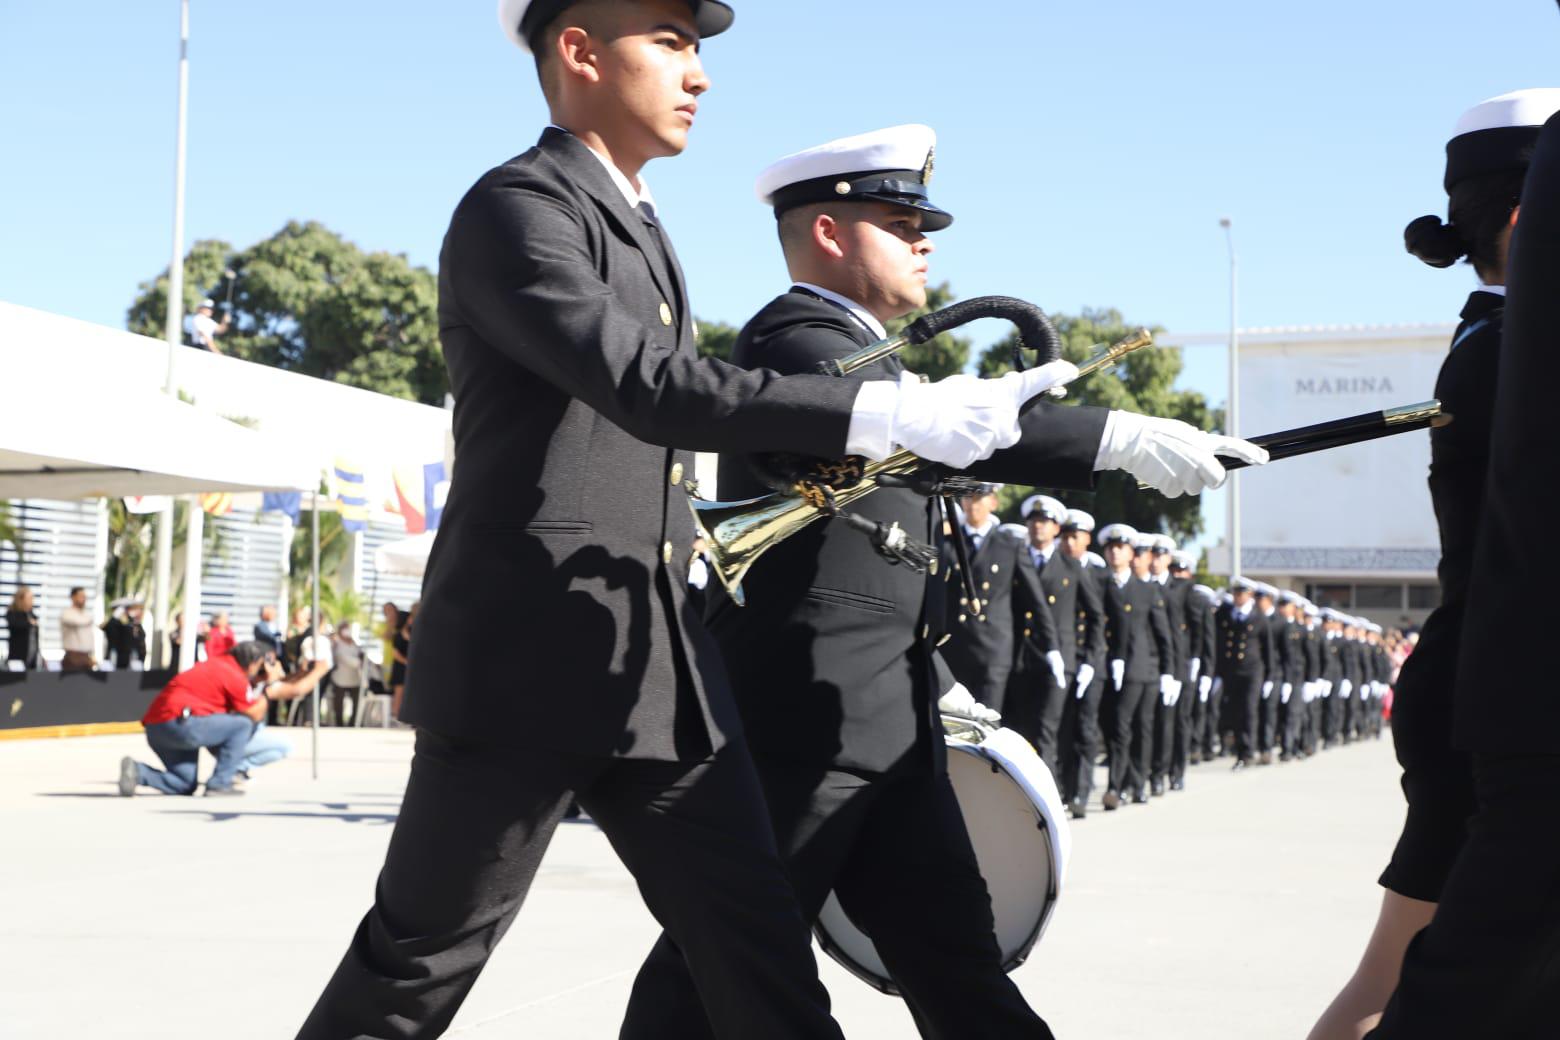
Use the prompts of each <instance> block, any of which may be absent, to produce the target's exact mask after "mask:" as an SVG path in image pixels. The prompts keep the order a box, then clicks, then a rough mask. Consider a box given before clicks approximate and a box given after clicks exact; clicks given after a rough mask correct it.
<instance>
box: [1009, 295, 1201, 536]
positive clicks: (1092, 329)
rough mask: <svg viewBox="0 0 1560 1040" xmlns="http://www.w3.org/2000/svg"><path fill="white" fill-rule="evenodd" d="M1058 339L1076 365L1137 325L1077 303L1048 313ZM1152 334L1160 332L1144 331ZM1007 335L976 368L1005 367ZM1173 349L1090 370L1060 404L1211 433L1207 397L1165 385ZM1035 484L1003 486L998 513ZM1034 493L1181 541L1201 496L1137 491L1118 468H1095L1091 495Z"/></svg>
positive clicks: (1177, 358)
mask: <svg viewBox="0 0 1560 1040" xmlns="http://www.w3.org/2000/svg"><path fill="white" fill-rule="evenodd" d="M1051 320H1052V322H1053V323H1054V324H1055V325H1056V331H1057V333H1058V335H1059V336H1060V337H1061V340H1062V356H1063V357H1065V358H1066V359H1067V360H1069V361H1073V362H1078V361H1082V360H1083V359H1084V358H1086V357H1088V356H1089V354H1091V353H1093V351H1094V349H1095V348H1097V347H1099V346H1103V345H1105V344H1108V343H1114V342H1115V341H1116V340H1118V339H1121V338H1122V337H1124V336H1126V335H1127V334H1128V333H1130V332H1132V331H1133V330H1134V329H1136V328H1138V326H1137V325H1131V324H1128V323H1127V322H1126V321H1124V320H1123V318H1122V316H1121V312H1120V311H1117V310H1114V309H1094V308H1085V309H1084V311H1083V313H1082V314H1080V315H1076V316H1075V315H1067V314H1062V315H1052V318H1051ZM1152 331H1153V332H1154V333H1155V334H1156V335H1157V334H1159V333H1161V332H1163V330H1162V329H1158V328H1155V329H1153V330H1152ZM1014 342H1015V335H1012V334H1010V335H1009V336H1008V337H1006V338H1005V339H1003V340H1001V341H1000V342H998V343H994V344H992V345H991V346H990V347H988V348H986V350H985V351H984V352H983V353H982V355H981V358H980V364H979V368H980V373H981V375H984V376H991V375H998V374H1000V373H1002V372H1006V371H1008V370H1009V369H1010V368H1011V367H1012V363H1011V360H1010V359H1011V356H1012V353H1013V345H1014ZM1181 365H1182V361H1181V351H1180V349H1179V348H1177V349H1170V350H1164V349H1157V348H1152V347H1151V348H1147V349H1144V350H1139V351H1136V352H1135V353H1132V354H1129V355H1127V356H1126V357H1125V358H1124V359H1122V361H1121V363H1120V364H1117V365H1116V366H1115V367H1113V368H1109V369H1105V370H1102V371H1100V372H1096V373H1095V374H1094V375H1092V376H1090V377H1089V378H1087V379H1084V380H1081V381H1079V382H1077V383H1074V384H1072V386H1070V387H1068V391H1067V399H1066V400H1067V402H1068V403H1070V404H1090V405H1098V406H1100V407H1103V408H1116V409H1123V410H1126V411H1131V412H1142V413H1144V414H1145V415H1158V416H1164V417H1166V418H1170V419H1180V420H1182V421H1183V422H1187V423H1191V424H1192V425H1193V426H1196V427H1198V428H1199V429H1204V430H1211V429H1215V428H1217V427H1218V425H1219V424H1220V423H1221V422H1222V421H1223V416H1222V413H1221V412H1220V411H1217V410H1215V409H1212V408H1210V407H1209V406H1208V401H1207V398H1205V397H1204V396H1203V395H1202V394H1201V393H1199V392H1197V391H1195V390H1176V389H1173V385H1174V383H1175V380H1176V378H1177V377H1178V376H1179V375H1180V374H1181ZM1035 490H1037V489H1035V488H1030V487H1021V486H1010V487H1008V488H1005V489H1003V495H1002V508H1003V512H1004V513H1005V514H1006V515H1009V516H1012V515H1014V514H1015V513H1016V507H1017V505H1018V504H1019V503H1020V502H1021V501H1022V500H1023V499H1024V498H1025V497H1027V496H1028V495H1030V494H1032V493H1033V492H1034V491H1035ZM1038 490H1042V491H1047V492H1049V493H1052V494H1055V495H1056V496H1057V497H1058V498H1063V499H1064V500H1065V501H1066V502H1067V503H1068V504H1069V505H1076V506H1078V507H1079V508H1082V509H1087V510H1088V511H1089V512H1091V513H1093V514H1094V517H1095V519H1096V520H1097V521H1098V522H1099V523H1100V524H1102V525H1103V524H1107V523H1113V522H1121V523H1127V524H1131V525H1132V526H1133V527H1136V528H1138V529H1139V530H1144V531H1156V532H1163V533H1165V534H1170V535H1173V536H1175V537H1176V538H1178V539H1180V540H1183V541H1184V540H1187V539H1190V538H1193V537H1195V536H1196V535H1198V534H1200V533H1201V532H1202V528H1203V521H1202V501H1201V499H1200V498H1196V497H1184V496H1183V497H1181V498H1175V499H1169V498H1165V497H1164V496H1163V495H1161V494H1159V492H1157V491H1146V490H1139V489H1138V486H1137V481H1136V480H1134V479H1133V478H1132V477H1130V476H1128V475H1127V474H1125V473H1102V474H1100V476H1099V481H1098V483H1097V485H1096V487H1095V489H1094V492H1093V493H1092V494H1082V493H1079V492H1076V491H1062V490H1059V489H1054V488H1040V489H1038Z"/></svg>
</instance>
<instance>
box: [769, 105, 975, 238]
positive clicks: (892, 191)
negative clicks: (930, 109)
mask: <svg viewBox="0 0 1560 1040" xmlns="http://www.w3.org/2000/svg"><path fill="white" fill-rule="evenodd" d="M936 153H937V134H936V132H935V131H933V130H932V128H931V127H929V126H923V125H921V124H920V123H907V124H905V125H904V126H891V127H887V128H886V129H883V130H873V131H871V132H870V133H865V134H857V135H856V136H854V137H841V138H839V139H838V140H835V141H829V142H828V143H826V144H820V145H817V146H816V147H813V148H807V149H804V150H802V151H800V152H793V153H792V154H790V155H787V156H786V157H785V158H783V159H778V160H776V161H775V162H773V163H771V164H770V165H769V166H768V167H767V168H766V169H765V170H764V171H763V172H762V173H760V174H759V175H758V183H757V184H756V185H754V188H755V190H756V191H757V192H758V198H759V201H760V202H762V203H763V204H764V205H766V206H773V207H774V210H775V216H776V217H778V216H780V215H781V214H782V213H784V212H786V211H787V210H790V209H795V208H796V207H797V206H805V205H807V204H808V203H812V202H889V203H893V204H894V205H896V206H907V207H909V208H910V209H914V210H918V211H920V213H921V214H922V219H921V230H922V231H941V230H942V229H943V228H945V227H947V226H948V225H949V224H952V223H953V215H952V214H950V213H948V212H947V211H946V210H942V209H939V208H938V207H936V206H934V205H932V202H931V199H930V198H929V197H928V196H927V191H926V188H927V185H929V184H930V183H931V182H932V167H933V165H934V162H935V156H936Z"/></svg>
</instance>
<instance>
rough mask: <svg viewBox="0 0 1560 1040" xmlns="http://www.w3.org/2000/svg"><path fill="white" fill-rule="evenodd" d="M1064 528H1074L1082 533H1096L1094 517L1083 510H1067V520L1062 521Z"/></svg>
mask: <svg viewBox="0 0 1560 1040" xmlns="http://www.w3.org/2000/svg"><path fill="white" fill-rule="evenodd" d="M1062 526H1063V527H1074V528H1077V529H1078V530H1080V531H1088V532H1090V533H1091V534H1092V533H1093V531H1094V517H1093V516H1092V515H1091V514H1089V513H1085V512H1084V511H1083V510H1081V509H1069V510H1067V519H1066V520H1064V521H1062Z"/></svg>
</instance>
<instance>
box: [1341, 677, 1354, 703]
mask: <svg viewBox="0 0 1560 1040" xmlns="http://www.w3.org/2000/svg"><path fill="white" fill-rule="evenodd" d="M1353 689H1354V684H1353V683H1351V682H1350V681H1349V680H1347V679H1344V680H1342V681H1340V682H1339V683H1338V696H1340V697H1342V698H1343V699H1344V700H1348V699H1349V693H1350V692H1351V691H1352V690H1353Z"/></svg>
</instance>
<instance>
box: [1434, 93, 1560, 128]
mask: <svg viewBox="0 0 1560 1040" xmlns="http://www.w3.org/2000/svg"><path fill="white" fill-rule="evenodd" d="M1556 112H1560V87H1534V88H1532V89H1530V90H1513V91H1512V92H1511V93H1509V94H1500V95H1498V96H1496V97H1492V98H1489V99H1487V100H1485V101H1481V102H1479V103H1478V104H1477V105H1474V106H1473V107H1472V108H1470V109H1468V111H1466V112H1464V113H1463V114H1462V116H1461V118H1459V119H1458V120H1457V127H1456V129H1454V130H1453V131H1452V136H1453V137H1461V136H1462V135H1463V134H1471V133H1476V132H1478V131H1480V130H1501V129H1504V128H1506V127H1508V126H1543V125H1544V124H1545V123H1547V122H1548V121H1549V117H1550V116H1552V115H1554V114H1555V113H1556Z"/></svg>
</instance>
